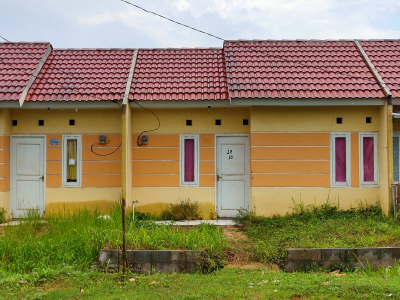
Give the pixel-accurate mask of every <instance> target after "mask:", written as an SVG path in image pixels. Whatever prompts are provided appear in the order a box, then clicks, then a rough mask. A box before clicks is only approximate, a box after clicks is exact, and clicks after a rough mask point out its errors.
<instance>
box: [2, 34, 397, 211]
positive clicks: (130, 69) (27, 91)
mask: <svg viewBox="0 0 400 300" xmlns="http://www.w3.org/2000/svg"><path fill="white" fill-rule="evenodd" d="M0 68H1V72H0V134H1V136H0V177H1V178H0V207H3V208H5V209H6V211H7V213H8V216H9V217H12V218H19V217H23V216H24V214H25V213H26V211H27V210H28V209H32V208H34V209H38V210H39V211H40V213H41V214H44V213H45V212H48V211H58V210H65V209H67V210H70V209H73V208H82V207H88V208H90V209H94V208H97V209H99V210H101V211H103V212H104V213H106V212H107V210H109V209H110V208H111V207H113V205H115V203H116V202H117V201H118V199H120V198H121V197H124V198H125V199H126V200H127V203H132V201H133V200H137V201H138V203H137V204H136V209H138V210H139V211H142V212H151V213H159V212H160V211H161V210H162V209H163V208H165V206H166V205H167V204H169V203H174V202H176V201H178V200H179V199H181V200H183V199H191V200H192V201H197V202H198V203H199V205H200V208H201V209H202V211H203V217H204V218H208V216H209V215H210V213H213V212H215V213H216V214H217V215H218V217H232V216H235V215H236V214H237V211H238V209H241V208H245V209H249V210H251V211H254V212H255V213H256V214H258V215H271V214H275V213H279V214H284V213H286V212H288V211H290V207H292V206H293V200H294V201H295V202H297V203H298V202H299V201H302V202H304V204H306V205H307V204H311V203H316V204H321V203H324V202H326V201H327V200H328V199H329V201H331V202H335V203H339V204H340V207H342V208H348V207H350V206H353V207H354V206H357V205H358V203H359V202H360V201H362V202H365V201H366V202H368V203H375V202H376V201H377V200H379V201H380V203H381V205H382V208H383V209H384V211H385V212H386V213H389V211H390V209H391V206H392V198H391V185H392V184H393V183H397V182H398V181H399V147H400V146H399V145H400V142H399V138H400V121H399V119H397V118H396V117H397V116H399V115H398V114H396V112H398V111H399V112H400V106H399V105H400V41H398V40H381V41H378V40H374V41H361V40H360V41H353V40H339V41H313V40H312V41H303V40H301V41H300V40H295V41H226V42H224V44H223V47H222V48H210V49H201V48H194V49H53V48H52V46H51V44H49V43H22V42H21V43H3V44H0Z"/></svg>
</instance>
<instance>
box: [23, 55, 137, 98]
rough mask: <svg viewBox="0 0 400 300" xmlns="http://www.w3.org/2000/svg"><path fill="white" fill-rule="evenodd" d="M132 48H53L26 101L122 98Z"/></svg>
mask: <svg viewBox="0 0 400 300" xmlns="http://www.w3.org/2000/svg"><path fill="white" fill-rule="evenodd" d="M132 57H133V50H124V49H55V50H53V52H52V53H51V54H50V55H49V57H48V59H47V61H46V64H45V65H44V66H43V68H42V70H41V72H40V73H39V75H38V77H37V78H36V79H35V81H34V83H33V84H32V87H31V88H30V89H29V93H28V95H27V97H26V100H25V101H66V100H68V101H97V100H120V99H122V97H123V95H124V92H125V88H126V83H127V80H128V74H129V70H130V66H131V62H132Z"/></svg>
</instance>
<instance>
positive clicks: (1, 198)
mask: <svg viewBox="0 0 400 300" xmlns="http://www.w3.org/2000/svg"><path fill="white" fill-rule="evenodd" d="M0 207H2V208H4V209H5V210H6V214H5V217H6V219H8V218H10V217H11V215H10V191H7V192H0Z"/></svg>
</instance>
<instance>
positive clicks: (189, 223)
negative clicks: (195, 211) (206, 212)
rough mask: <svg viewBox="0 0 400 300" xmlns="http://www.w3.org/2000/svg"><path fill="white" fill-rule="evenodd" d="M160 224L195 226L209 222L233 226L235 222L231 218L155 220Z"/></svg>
mask: <svg viewBox="0 0 400 300" xmlns="http://www.w3.org/2000/svg"><path fill="white" fill-rule="evenodd" d="M155 223H156V224H160V225H173V226H196V225H200V224H211V225H216V226H234V225H236V222H235V221H233V220H220V219H217V220H184V221H156V222H155Z"/></svg>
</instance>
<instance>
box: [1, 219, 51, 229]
mask: <svg viewBox="0 0 400 300" xmlns="http://www.w3.org/2000/svg"><path fill="white" fill-rule="evenodd" d="M25 222H26V220H12V221H9V222H6V223H1V224H0V227H6V226H18V225H19V224H21V223H25ZM45 222H46V220H43V219H41V220H40V223H45Z"/></svg>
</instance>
